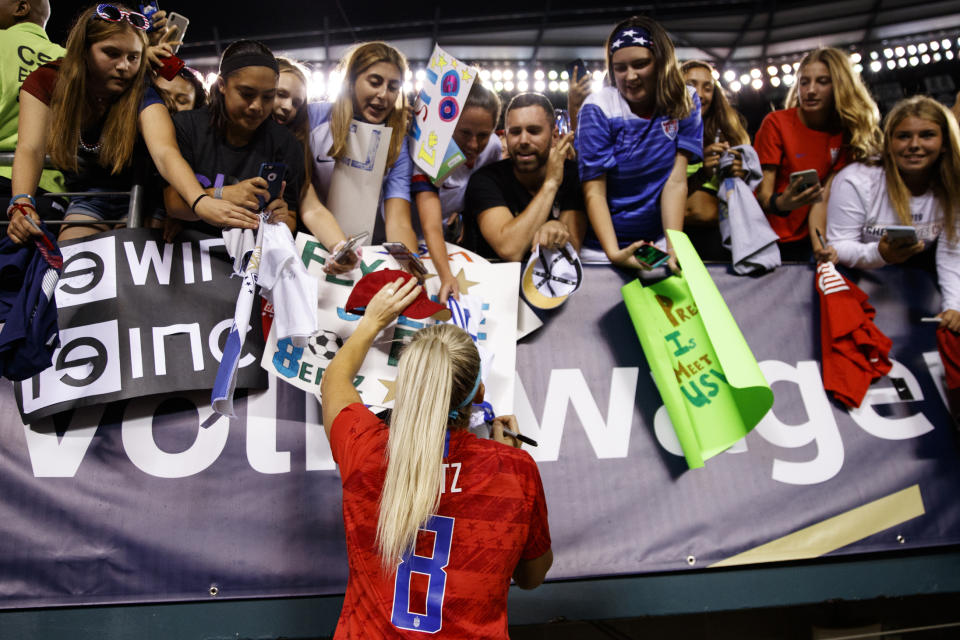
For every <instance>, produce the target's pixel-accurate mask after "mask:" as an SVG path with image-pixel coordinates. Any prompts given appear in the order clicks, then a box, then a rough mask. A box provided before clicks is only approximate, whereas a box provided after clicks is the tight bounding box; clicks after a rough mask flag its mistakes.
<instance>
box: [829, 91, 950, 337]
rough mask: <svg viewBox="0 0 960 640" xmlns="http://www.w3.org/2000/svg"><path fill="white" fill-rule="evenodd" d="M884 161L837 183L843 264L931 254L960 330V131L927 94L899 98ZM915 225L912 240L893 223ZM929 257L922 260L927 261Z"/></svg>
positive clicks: (877, 263)
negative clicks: (899, 233) (897, 231)
mask: <svg viewBox="0 0 960 640" xmlns="http://www.w3.org/2000/svg"><path fill="white" fill-rule="evenodd" d="M883 134H884V144H883V156H882V163H878V162H871V163H856V164H851V165H849V166H848V167H846V168H844V169H843V170H842V171H840V173H838V174H837V177H836V179H835V180H834V181H833V186H832V188H831V193H830V202H829V203H828V205H827V239H828V241H829V242H830V244H831V245H832V247H833V249H834V250H835V252H836V254H837V257H838V260H839V262H840V263H842V264H844V265H847V266H850V267H858V268H866V269H871V268H876V267H881V266H884V265H887V264H901V263H904V262H907V261H908V260H911V261H916V260H917V259H918V258H921V257H922V256H923V255H925V254H926V255H929V253H930V252H931V251H934V250H932V247H933V246H936V249H935V251H934V254H933V255H932V256H930V257H932V258H933V260H934V261H935V263H936V271H937V276H938V280H939V283H940V289H941V291H942V293H943V302H942V309H943V310H942V312H941V313H940V314H939V316H938V317H939V318H940V323H941V325H944V326H946V327H947V328H949V329H950V330H951V331H955V332H960V132H958V130H957V122H956V120H955V119H954V117H953V115H952V114H951V113H950V112H948V111H947V109H946V107H944V106H943V105H941V104H940V103H939V102H937V101H936V100H933V99H932V98H928V97H927V96H914V97H912V98H907V99H905V100H901V101H900V102H898V103H897V104H896V105H895V106H894V107H893V109H891V111H890V113H889V114H887V117H886V120H885V122H884V128H883ZM893 225H896V226H909V227H913V229H914V230H915V233H916V236H915V237H913V238H902V237H900V238H896V237H892V236H891V235H890V233H889V232H888V230H887V227H890V226H893ZM922 262H923V261H922V259H921V260H920V263H921V264H922Z"/></svg>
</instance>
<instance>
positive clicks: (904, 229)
mask: <svg viewBox="0 0 960 640" xmlns="http://www.w3.org/2000/svg"><path fill="white" fill-rule="evenodd" d="M884 233H885V234H886V236H887V237H888V238H889V239H890V241H891V242H895V243H897V244H902V245H911V244H916V243H917V230H916V229H914V228H913V227H910V226H906V225H899V224H892V225H890V226H888V227H887V228H886V231H885V232H884Z"/></svg>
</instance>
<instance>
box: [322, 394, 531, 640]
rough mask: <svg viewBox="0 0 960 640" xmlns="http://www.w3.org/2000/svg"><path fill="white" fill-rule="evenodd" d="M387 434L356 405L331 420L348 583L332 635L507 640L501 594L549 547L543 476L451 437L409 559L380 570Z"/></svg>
mask: <svg viewBox="0 0 960 640" xmlns="http://www.w3.org/2000/svg"><path fill="white" fill-rule="evenodd" d="M388 433H389V431H388V427H387V426H386V425H385V424H384V423H383V422H381V421H380V420H379V419H378V418H377V417H376V416H375V415H373V414H372V413H371V412H370V411H369V410H368V409H366V408H365V407H364V406H363V405H362V404H359V403H358V404H352V405H350V406H348V407H347V408H345V409H344V410H343V411H341V412H340V414H339V415H338V416H337V417H336V419H335V420H334V421H333V425H332V427H331V438H330V446H331V448H332V450H333V457H334V459H335V460H336V461H337V463H338V464H339V465H340V477H341V481H342V483H343V522H344V529H345V531H346V538H347V556H348V560H349V564H350V578H349V581H348V583H347V593H346V596H345V598H344V602H343V610H342V611H341V613H340V620H339V622H338V624H337V632H336V635H335V636H334V637H335V638H351V639H355V640H360V639H361V638H362V639H364V640H367V639H369V640H373V639H376V638H423V637H436V638H506V637H508V636H507V590H508V588H509V585H510V576H511V574H512V573H513V570H514V568H515V567H516V565H517V562H518V561H519V560H520V559H521V558H522V559H524V560H529V559H532V558H537V557H539V556H541V555H543V554H544V553H546V552H547V551H548V550H549V549H550V531H549V527H548V526H547V505H546V499H545V497H544V494H543V485H542V484H541V482H540V474H539V472H538V470H537V465H536V463H535V462H534V461H533V458H531V457H530V455H529V454H528V453H526V452H524V451H519V450H517V449H513V448H511V447H507V446H504V445H502V444H500V443H497V442H493V441H490V440H482V439H480V438H477V437H476V436H474V435H473V434H471V433H469V432H467V431H454V432H452V433H451V437H450V444H449V452H448V455H447V457H446V458H444V464H445V465H446V466H445V467H444V474H445V480H444V488H443V494H442V495H441V498H440V508H439V509H438V510H437V513H436V515H434V516H432V517H431V519H430V521H429V522H428V523H427V527H426V528H425V529H421V530H420V532H419V534H418V537H417V546H416V550H415V553H414V555H413V556H411V557H409V558H408V559H407V560H405V561H404V562H402V563H400V564H399V566H398V567H397V568H395V569H394V570H393V571H391V572H390V573H389V574H385V573H383V572H382V571H381V569H380V558H379V556H378V555H377V552H376V543H375V539H376V527H377V517H378V507H379V501H380V492H381V489H382V487H383V479H384V475H385V473H386V455H385V454H386V445H387V436H388Z"/></svg>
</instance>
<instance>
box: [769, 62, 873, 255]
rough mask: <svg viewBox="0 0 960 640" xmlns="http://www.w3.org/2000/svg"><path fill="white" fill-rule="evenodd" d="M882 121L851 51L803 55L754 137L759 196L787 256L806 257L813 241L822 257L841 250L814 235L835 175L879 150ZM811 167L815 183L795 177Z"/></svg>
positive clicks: (822, 218)
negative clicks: (779, 106)
mask: <svg viewBox="0 0 960 640" xmlns="http://www.w3.org/2000/svg"><path fill="white" fill-rule="evenodd" d="M879 122H880V112H879V110H878V109H877V105H876V104H875V103H874V102H873V98H871V97H870V93H869V92H868V91H867V88H866V87H865V86H864V84H863V81H862V80H861V79H860V75H859V74H858V73H856V72H855V71H854V70H853V66H852V65H851V64H850V59H849V58H848V57H847V54H845V53H844V52H842V51H839V50H837V49H834V48H831V47H824V48H821V49H814V50H813V51H810V52H809V53H807V55H805V56H804V57H803V60H801V61H800V67H799V69H798V71H797V81H796V84H794V85H793V86H792V87H790V91H789V93H788V94H787V100H786V108H785V109H783V110H781V111H774V112H773V113H769V114H767V116H766V117H765V118H764V119H763V123H762V124H761V125H760V130H759V131H757V136H756V138H755V139H754V144H753V146H754V148H755V149H756V150H757V155H758V156H759V157H760V164H761V165H763V181H762V182H761V183H760V186H759V187H758V188H757V200H758V201H759V202H760V206H762V207H763V208H764V210H765V212H766V214H767V220H769V221H770V226H771V228H773V230H774V231H776V232H777V235H778V236H780V253H781V255H782V256H783V258H784V259H785V260H800V261H806V260H807V259H808V258H809V256H810V254H811V245H812V250H813V253H814V254H815V256H816V257H817V258H818V259H820V260H826V259H835V258H836V256H834V255H832V253H831V251H830V250H828V249H827V248H825V247H822V246H821V245H820V241H819V239H818V238H817V235H816V230H819V231H820V232H821V233H823V231H824V227H825V225H826V212H827V198H829V195H830V180H831V179H832V177H833V176H834V175H835V174H836V172H837V171H839V170H840V169H842V168H843V167H844V166H846V165H847V164H849V163H850V162H859V161H862V160H865V159H867V158H869V157H871V156H873V155H876V154H877V153H879V152H880V147H881V142H882V141H881V136H880V128H879V126H878V123H879ZM811 169H812V170H814V171H816V172H817V177H818V179H819V181H818V183H817V184H814V185H812V186H809V187H808V186H806V185H807V182H806V181H803V180H791V178H790V176H791V174H793V173H796V172H798V171H804V170H811ZM808 237H809V240H808Z"/></svg>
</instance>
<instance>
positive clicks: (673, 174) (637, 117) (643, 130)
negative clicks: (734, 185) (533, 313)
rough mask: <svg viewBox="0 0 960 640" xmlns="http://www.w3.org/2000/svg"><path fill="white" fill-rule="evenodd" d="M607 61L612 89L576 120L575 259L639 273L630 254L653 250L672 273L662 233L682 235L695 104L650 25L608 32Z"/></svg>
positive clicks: (663, 39)
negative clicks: (578, 237) (579, 196)
mask: <svg viewBox="0 0 960 640" xmlns="http://www.w3.org/2000/svg"><path fill="white" fill-rule="evenodd" d="M606 58H607V81H608V82H610V83H611V86H607V87H604V88H603V89H602V90H601V91H599V92H597V93H594V94H592V95H591V96H590V97H588V98H587V99H586V101H585V102H584V104H583V106H582V107H581V109H580V113H579V116H578V117H579V124H578V126H577V138H576V147H577V152H578V156H579V165H580V181H581V182H582V183H583V194H584V200H585V201H586V208H587V215H588V216H589V218H590V225H591V227H592V229H591V230H590V231H589V232H588V233H587V237H586V239H585V240H584V248H585V249H586V251H584V252H583V253H582V255H583V257H584V258H585V259H592V258H593V257H594V256H596V257H597V258H602V257H604V254H605V257H606V259H608V260H609V261H610V262H612V263H614V264H616V265H618V266H621V267H632V268H641V264H640V263H639V262H638V261H637V259H636V258H635V257H634V255H633V254H634V251H636V250H637V249H638V248H639V247H640V246H642V245H643V244H645V243H648V242H655V243H656V244H658V245H660V248H661V249H665V250H666V251H667V252H668V253H670V254H671V257H670V266H671V268H673V269H676V268H677V264H676V259H675V257H674V256H673V247H672V246H670V243H669V242H668V241H667V240H666V237H665V234H664V232H665V231H666V230H667V229H682V228H683V216H684V212H685V210H686V201H687V163H688V161H694V162H698V161H699V160H700V154H701V153H702V152H703V126H702V122H701V120H700V100H699V98H698V97H697V94H696V91H694V90H693V89H692V88H690V87H687V86H686V84H685V83H684V81H683V76H682V75H680V67H679V65H678V64H677V58H676V54H675V53H674V49H673V43H672V42H671V41H670V37H669V36H668V35H667V32H666V31H665V30H664V29H663V27H661V26H660V25H659V24H658V23H657V22H656V21H654V20H652V19H650V18H647V17H633V18H629V19H627V20H624V21H623V22H621V23H620V24H618V25H617V26H615V27H614V28H613V31H612V32H611V33H610V36H609V37H608V38H607V43H606ZM590 249H593V250H594V251H592V252H591V251H590ZM597 249H599V250H602V252H603V253H600V252H599V251H596V250H597Z"/></svg>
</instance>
